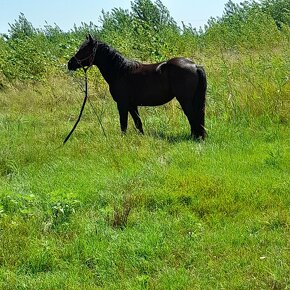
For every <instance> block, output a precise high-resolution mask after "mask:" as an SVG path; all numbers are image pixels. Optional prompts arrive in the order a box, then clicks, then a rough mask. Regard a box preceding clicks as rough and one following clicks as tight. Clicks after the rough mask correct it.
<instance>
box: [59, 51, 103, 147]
mask: <svg viewBox="0 0 290 290" xmlns="http://www.w3.org/2000/svg"><path fill="white" fill-rule="evenodd" d="M96 50H97V47H95V48H94V50H93V54H92V60H91V63H90V65H89V66H88V67H84V66H83V65H82V64H81V61H79V60H78V59H77V58H76V60H77V62H78V63H79V64H80V65H81V67H82V69H83V71H84V75H85V90H84V93H85V97H84V101H83V104H82V107H81V110H80V113H79V117H78V119H77V121H76V122H75V124H74V126H73V127H72V129H71V131H70V132H69V134H68V135H67V136H66V137H65V139H64V141H63V145H64V144H65V143H66V142H67V140H68V139H69V138H70V136H71V135H72V133H73V131H74V130H75V128H76V127H77V125H78V123H79V121H80V119H81V117H82V114H83V111H84V108H85V105H86V102H87V100H88V74H87V71H88V69H89V68H90V67H91V66H92V65H93V61H94V58H95V54H96ZM89 103H90V106H91V108H92V109H93V112H94V114H95V115H96V116H97V120H98V122H99V124H100V126H101V128H102V131H103V134H104V136H105V137H106V138H107V134H106V132H105V129H104V126H103V124H102V120H101V118H100V116H99V114H98V113H97V111H96V109H95V108H94V107H93V105H92V103H91V102H89Z"/></svg>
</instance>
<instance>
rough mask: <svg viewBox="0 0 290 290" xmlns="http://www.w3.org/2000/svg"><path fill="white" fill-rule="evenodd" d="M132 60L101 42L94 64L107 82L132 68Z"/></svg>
mask: <svg viewBox="0 0 290 290" xmlns="http://www.w3.org/2000/svg"><path fill="white" fill-rule="evenodd" d="M131 63H133V62H131V61H129V60H127V59H126V58H124V57H123V56H122V55H120V54H119V53H118V52H116V51H115V50H114V49H112V48H111V47H109V46H108V45H107V44H104V43H101V44H99V47H98V49H97V52H96V55H95V59H94V62H93V64H95V65H96V66H97V67H98V68H99V70H100V72H101V74H102V76H103V77H104V79H105V80H106V82H107V83H109V84H110V83H111V82H113V81H114V80H116V78H117V77H118V76H119V75H120V74H122V73H124V72H125V71H126V70H128V69H129V68H130V65H131Z"/></svg>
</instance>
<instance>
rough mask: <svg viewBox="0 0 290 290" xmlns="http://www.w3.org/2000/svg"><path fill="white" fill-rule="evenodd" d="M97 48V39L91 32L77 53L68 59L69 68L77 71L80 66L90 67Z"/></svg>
mask: <svg viewBox="0 0 290 290" xmlns="http://www.w3.org/2000/svg"><path fill="white" fill-rule="evenodd" d="M96 50H97V40H95V39H93V38H92V36H91V35H90V34H89V35H88V36H87V39H86V40H85V41H84V42H83V43H82V45H81V46H80V48H79V50H78V51H77V53H76V54H75V55H74V56H73V57H72V58H71V59H70V60H69V61H68V69H69V70H72V71H75V70H77V69H78V68H85V67H90V66H91V65H92V64H93V61H94V58H95V55H96Z"/></svg>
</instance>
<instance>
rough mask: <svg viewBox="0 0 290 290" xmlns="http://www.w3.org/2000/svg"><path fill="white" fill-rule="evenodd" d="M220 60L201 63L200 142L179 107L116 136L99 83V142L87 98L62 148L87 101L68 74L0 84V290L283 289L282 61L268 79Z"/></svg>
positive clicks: (235, 61) (152, 114) (151, 113)
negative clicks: (204, 132)
mask: <svg viewBox="0 0 290 290" xmlns="http://www.w3.org/2000/svg"><path fill="white" fill-rule="evenodd" d="M285 54H286V53H285ZM225 57H226V60H225V59H224V60H222V59H221V60H214V58H212V59H209V60H206V58H204V60H205V62H207V63H206V64H207V66H208V68H209V69H208V74H209V92H208V109H207V122H206V126H207V129H208V133H209V137H208V139H207V140H206V141H205V142H201V143H195V142H193V141H191V140H190V139H189V126H188V124H187V121H186V119H185V117H184V116H183V114H182V112H181V111H180V110H179V108H178V104H177V103H176V102H172V103H170V104H168V105H166V106H163V107H159V108H141V109H140V114H141V117H142V119H143V121H144V129H145V136H140V135H139V134H137V132H136V131H135V129H134V128H133V122H132V120H130V122H129V130H128V133H127V135H126V136H122V135H121V134H120V130H119V124H118V115H117V109H116V106H115V104H114V102H113V100H112V99H111V98H110V97H109V96H108V93H107V91H106V89H105V88H104V86H103V84H99V83H98V82H97V84H95V85H94V84H93V83H91V84H90V93H91V96H92V97H91V102H92V104H93V106H94V107H95V108H96V109H97V112H98V114H100V115H101V118H102V124H103V126H104V128H105V131H106V134H107V136H108V137H107V138H106V137H105V136H104V135H103V133H102V130H101V128H100V125H99V123H98V122H97V118H96V116H95V114H94V112H93V110H92V108H91V107H90V105H89V104H87V107H86V110H85V113H84V116H83V118H82V120H81V123H80V124H79V126H78V128H77V129H76V131H75V132H74V134H73V136H72V137H71V139H70V140H69V141H68V143H67V144H66V145H65V146H61V145H62V141H63V139H64V137H65V135H66V134H67V133H68V132H69V130H70V129H71V126H72V125H73V123H74V121H75V119H76V117H77V114H78V110H79V108H80V105H81V101H82V93H81V92H80V91H79V90H78V87H77V86H76V85H75V84H73V83H72V80H71V79H69V78H67V77H64V76H61V77H57V78H55V79H53V78H51V79H49V80H47V82H46V83H44V84H43V85H40V84H39V85H36V86H32V85H27V84H25V85H22V86H21V87H20V88H19V87H18V89H15V88H10V89H8V88H6V89H5V90H2V91H0V108H1V110H0V288H1V289H143V288H150V289H288V287H289V283H290V281H289V277H290V269H289V264H290V259H289V222H290V215H289V208H290V198H289V188H290V184H289V183H290V182H289V169H290V168H289V164H290V160H289V159H290V157H289V137H290V134H289V133H290V132H289V126H288V112H287V107H286V105H285V100H287V98H288V97H289V94H288V92H289V91H288V88H289V85H288V87H287V85H285V84H284V83H283V81H282V80H283V79H284V77H285V76H286V74H287V70H286V69H285V67H287V60H285V59H284V58H283V55H280V58H279V56H273V58H271V59H270V60H268V61H269V63H275V65H276V66H277V67H279V68H280V73H279V75H278V72H277V71H276V70H274V71H271V72H270V73H271V75H269V76H268V77H269V78H270V76H272V79H273V82H271V83H269V82H268V78H266V79H263V75H264V73H265V71H264V69H263V66H262V64H261V63H260V62H259V63H260V64H261V65H259V63H256V62H255V65H254V71H255V75H254V73H253V72H252V71H251V70H250V67H251V65H253V64H250V63H251V61H250V58H254V56H249V58H247V57H246V56H245V57H242V56H237V57H235V58H233V57H232V56H225ZM201 58H202V59H203V57H201ZM258 58H259V59H260V60H261V59H263V56H261V55H259V56H258ZM242 62H244V63H246V65H245V67H244V69H243V70H239V67H240V64H241V63H242ZM248 62H249V63H248ZM222 64H223V65H222ZM265 69H266V70H268V68H265ZM229 71H230V73H231V74H227V72H229ZM249 72H251V78H252V77H253V76H254V77H255V80H256V82H257V83H258V84H259V85H257V87H255V86H250V85H249V84H248V82H247V81H248V78H247V76H248V73H249ZM283 74H284V75H283ZM275 76H276V77H275ZM92 78H93V76H92V74H91V77H90V79H91V80H92ZM235 79H239V81H238V82H236V81H234V80H235ZM279 80H281V82H279ZM99 85H100V87H98V86H99ZM276 85H277V86H280V89H281V90H280V92H278V94H275V93H274V92H277V91H276V89H277V87H276ZM94 86H97V88H98V90H97V88H93V87H94ZM96 91H97V93H95V92H96ZM251 98H252V99H251ZM275 100H276V101H275ZM277 103H278V105H277V106H273V104H277Z"/></svg>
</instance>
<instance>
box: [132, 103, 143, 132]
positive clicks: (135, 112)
mask: <svg viewBox="0 0 290 290" xmlns="http://www.w3.org/2000/svg"><path fill="white" fill-rule="evenodd" d="M129 112H130V114H131V116H132V118H133V120H134V123H135V127H136V129H137V130H139V132H140V133H141V134H144V131H143V125H142V121H141V118H140V115H139V112H138V108H137V106H136V107H131V108H130V109H129Z"/></svg>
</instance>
